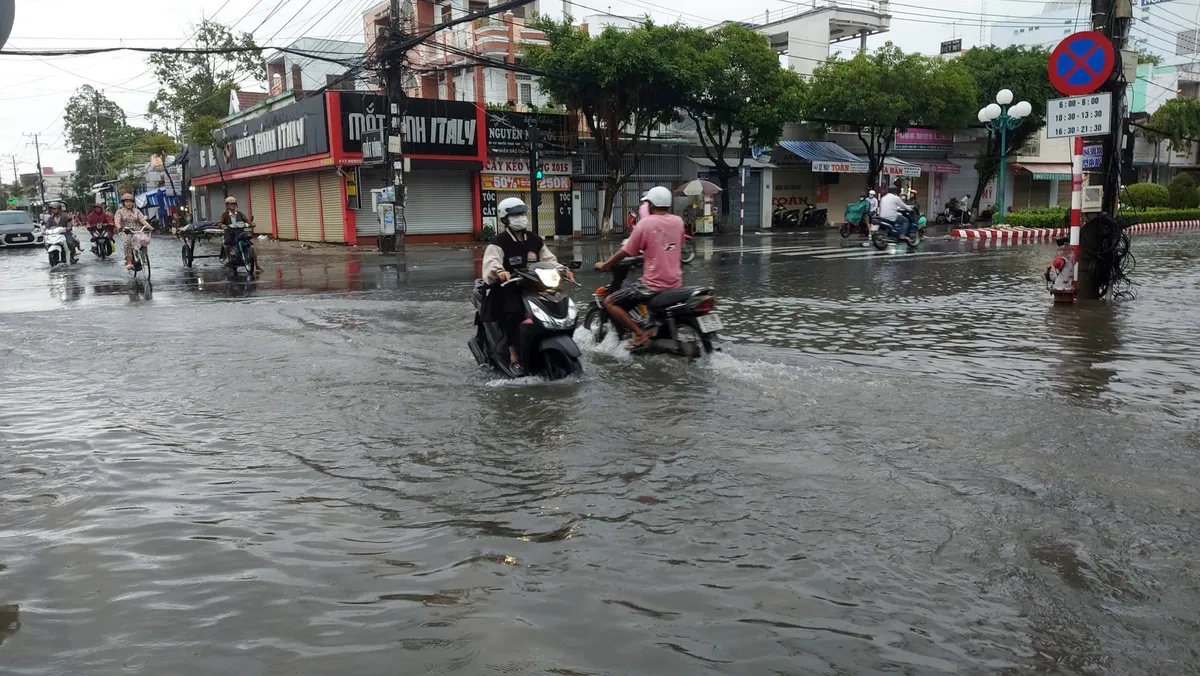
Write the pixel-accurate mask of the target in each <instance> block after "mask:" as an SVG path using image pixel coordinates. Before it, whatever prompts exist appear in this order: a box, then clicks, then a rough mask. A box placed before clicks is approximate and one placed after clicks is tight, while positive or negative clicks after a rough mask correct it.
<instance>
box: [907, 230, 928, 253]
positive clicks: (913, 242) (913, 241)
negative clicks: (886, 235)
mask: <svg viewBox="0 0 1200 676" xmlns="http://www.w3.org/2000/svg"><path fill="white" fill-rule="evenodd" d="M924 235H925V233H924V232H922V231H921V230H917V231H916V232H914V233H913V234H912V235H909V238H908V248H909V249H915V248H917V247H919V246H921V238H922V237H923V236H924Z"/></svg>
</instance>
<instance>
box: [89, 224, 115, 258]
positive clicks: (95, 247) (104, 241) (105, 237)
mask: <svg viewBox="0 0 1200 676" xmlns="http://www.w3.org/2000/svg"><path fill="white" fill-rule="evenodd" d="M91 233H92V253H94V254H96V257H97V258H99V259H100V260H104V259H105V258H108V257H109V256H111V255H113V251H114V250H115V249H114V245H113V241H114V240H113V234H112V228H111V227H109V226H102V227H95V228H92V229H91Z"/></svg>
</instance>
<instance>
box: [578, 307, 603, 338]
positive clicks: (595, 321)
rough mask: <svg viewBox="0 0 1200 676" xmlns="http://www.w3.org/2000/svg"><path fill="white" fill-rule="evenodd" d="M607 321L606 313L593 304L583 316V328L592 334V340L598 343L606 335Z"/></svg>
mask: <svg viewBox="0 0 1200 676" xmlns="http://www.w3.org/2000/svg"><path fill="white" fill-rule="evenodd" d="M608 322H609V318H608V313H607V312H605V311H604V310H601V309H600V308H598V307H596V306H594V305H593V306H592V309H590V310H588V313H587V315H586V316H585V317H584V318H583V328H584V330H586V331H587V332H588V333H590V334H592V340H593V341H595V343H596V344H597V345H599V344H600V343H603V342H604V339H605V338H607V337H608V329H609V326H608Z"/></svg>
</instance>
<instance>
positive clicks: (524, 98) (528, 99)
mask: <svg viewBox="0 0 1200 676" xmlns="http://www.w3.org/2000/svg"><path fill="white" fill-rule="evenodd" d="M517 86H518V87H519V88H520V99H521V103H523V104H525V105H529V104H531V103H533V83H531V82H521V83H519V84H518V85H517Z"/></svg>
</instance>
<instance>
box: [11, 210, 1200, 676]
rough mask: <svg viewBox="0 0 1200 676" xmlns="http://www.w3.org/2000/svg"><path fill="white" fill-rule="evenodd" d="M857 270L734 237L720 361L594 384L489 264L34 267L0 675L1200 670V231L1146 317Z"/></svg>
mask: <svg viewBox="0 0 1200 676" xmlns="http://www.w3.org/2000/svg"><path fill="white" fill-rule="evenodd" d="M842 245H843V243H842V242H841V241H840V240H838V238H837V237H836V236H835V235H834V236H827V235H822V234H815V235H804V236H780V237H770V238H747V239H746V240H745V243H744V244H742V245H739V243H738V242H736V241H725V240H720V241H717V242H712V241H708V240H702V241H701V243H700V250H701V257H700V260H699V261H698V262H697V263H696V264H694V265H693V266H691V268H690V269H688V270H687V275H688V279H689V281H691V282H695V283H712V284H714V285H715V286H716V287H717V289H718V293H719V294H720V297H721V300H720V303H719V307H718V309H719V310H720V311H721V313H722V316H723V319H724V321H725V324H726V325H727V327H728V330H727V336H726V337H727V340H726V342H725V344H724V351H723V352H722V353H720V354H718V355H716V356H715V357H714V358H712V359H711V360H707V361H705V362H702V363H699V364H696V365H691V366H688V365H686V364H683V363H681V362H679V361H676V360H672V359H668V358H665V357H662V358H658V357H653V358H645V359H643V358H638V359H636V360H634V359H631V358H629V356H628V355H625V354H623V351H622V350H621V349H620V347H619V346H615V345H599V346H597V345H594V344H591V343H590V342H588V341H587V340H586V337H585V336H582V335H581V336H579V338H580V341H581V342H582V343H584V349H585V357H586V364H585V369H586V376H585V377H584V378H582V379H580V380H579V381H574V382H565V383H557V384H546V383H541V382H536V381H529V380H524V381H503V380H499V379H496V378H495V377H492V376H490V375H488V374H487V373H482V372H480V371H478V370H477V369H476V367H475V366H474V363H473V361H472V359H471V357H470V354H469V352H468V350H467V348H466V344H465V343H466V339H467V338H468V336H469V335H470V333H471V331H472V327H471V310H470V306H469V303H468V302H467V295H468V291H469V289H470V286H471V280H472V277H473V274H474V270H475V266H476V265H477V261H478V259H479V257H480V252H479V251H478V250H476V249H465V250H446V251H423V252H417V253H411V254H409V255H408V256H406V257H404V258H401V259H399V260H395V259H393V260H390V261H389V260H387V259H382V258H379V257H377V256H372V255H370V254H340V253H338V254H336V255H302V254H299V253H294V252H293V253H286V252H283V251H279V252H275V253H271V252H269V251H267V252H266V255H264V264H265V265H266V267H267V271H266V274H265V275H264V276H263V278H262V279H261V280H259V281H257V282H246V281H231V280H230V278H229V277H228V275H227V274H226V273H224V272H223V271H221V270H220V269H218V268H217V267H216V266H215V264H214V263H204V262H200V261H198V262H197V264H196V268H195V269H193V270H191V271H186V270H184V269H183V268H182V266H181V265H180V264H179V263H178V262H177V261H178V260H179V256H178V247H177V245H176V244H175V243H174V242H173V240H165V239H164V240H156V241H155V243H154V245H153V247H154V248H153V249H152V253H151V256H152V261H161V263H160V264H157V265H156V267H155V270H154V284H153V287H152V288H147V287H145V286H144V285H143V286H137V285H134V284H131V283H129V281H128V279H127V277H126V274H125V273H124V271H123V270H122V269H121V268H120V266H119V265H117V264H116V263H105V264H100V263H96V262H94V261H93V260H90V256H89V255H87V254H85V256H84V264H83V265H81V266H79V267H77V268H74V269H71V270H67V271H50V270H48V269H47V268H46V263H45V259H44V255H43V254H42V253H41V252H40V251H28V252H15V251H7V252H5V251H0V449H2V450H0V672H2V673H4V674H29V675H44V674H131V673H132V674H238V675H243V674H248V675H256V674H329V673H335V672H336V673H358V674H424V673H456V674H483V673H511V674H543V673H553V674H695V673H714V674H715V673H721V674H866V673H907V674H931V673H1012V674H1017V673H1029V672H1034V671H1036V672H1042V673H1114V674H1132V673H1139V674H1151V673H1153V674H1185V673H1200V655H1197V652H1196V650H1197V640H1196V638H1195V637H1196V636H1197V629H1198V628H1200V610H1198V608H1200V579H1198V577H1200V573H1198V569H1197V564H1196V561H1197V560H1198V554H1200V551H1198V546H1197V544H1196V543H1197V535H1198V532H1197V530H1198V529H1197V518H1196V515H1197V513H1198V510H1200V495H1198V492H1197V488H1196V486H1197V480H1198V479H1200V459H1198V457H1197V456H1198V453H1197V452H1198V451H1200V425H1198V422H1197V421H1200V359H1197V357H1196V356H1195V348H1194V347H1193V344H1194V342H1195V339H1196V338H1195V337H1196V335H1197V332H1196V327H1197V319H1198V318H1200V312H1198V311H1197V310H1196V307H1197V306H1198V303H1200V234H1183V235H1175V236H1158V237H1156V236H1139V237H1138V238H1136V240H1135V249H1134V251H1135V253H1136V255H1137V256H1138V268H1137V271H1136V275H1135V277H1136V279H1137V280H1138V281H1139V282H1140V285H1139V287H1138V298H1137V300H1136V301H1133V302H1126V303H1122V304H1120V305H1117V306H1116V307H1104V306H1090V307H1074V308H1055V307H1053V306H1052V305H1051V304H1050V302H1049V299H1048V294H1046V292H1045V290H1044V288H1043V286H1042V283H1041V281H1040V279H1039V277H1040V274H1041V272H1042V270H1043V269H1044V268H1045V265H1046V264H1047V262H1048V260H1049V258H1050V257H1051V256H1052V248H1050V247H1045V246H1026V247H1019V248H1008V249H982V250H981V249H978V248H977V245H970V246H968V245H967V244H960V243H956V242H930V243H928V244H927V245H925V248H924V249H923V250H922V251H921V252H919V253H920V254H921V255H915V256H914V255H908V254H905V253H903V252H901V253H899V254H891V255H875V254H873V253H871V252H869V251H866V250H862V249H857V250H856V249H853V248H846V249H843V248H842ZM610 250H611V245H609V244H601V245H592V244H580V245H575V246H566V247H563V248H561V249H560V251H561V254H562V257H564V258H572V257H578V258H580V259H582V260H585V261H587V262H588V264H589V267H590V263H591V262H593V261H594V260H596V258H597V257H600V256H605V255H607V253H608V252H609V251H610ZM602 280H603V278H602V277H601V276H600V275H598V274H596V273H591V272H588V273H585V274H582V275H581V282H582V283H583V288H581V289H576V290H575V291H574V292H573V295H574V296H575V298H576V299H577V300H579V301H584V300H585V299H586V298H587V295H588V293H589V290H590V289H592V288H595V287H596V286H598V285H600V284H601V283H603V282H602Z"/></svg>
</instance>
